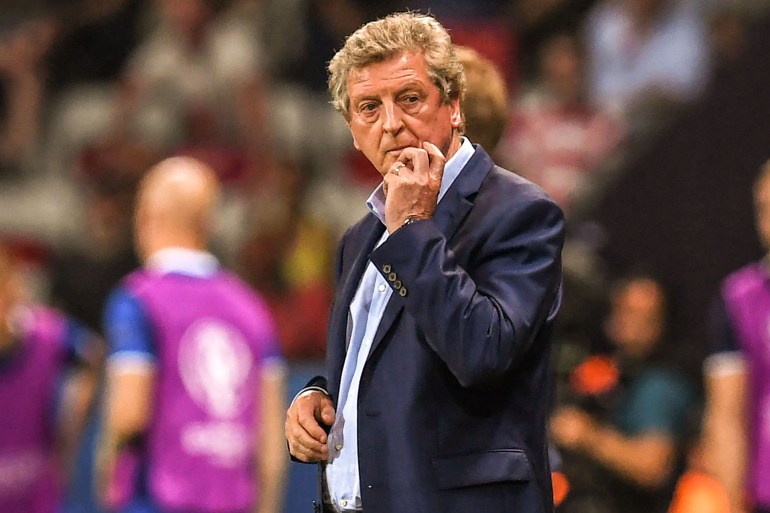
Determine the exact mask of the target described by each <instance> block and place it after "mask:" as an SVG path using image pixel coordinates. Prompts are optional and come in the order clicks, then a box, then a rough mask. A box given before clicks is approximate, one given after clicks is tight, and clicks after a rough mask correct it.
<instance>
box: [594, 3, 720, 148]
mask: <svg viewBox="0 0 770 513" xmlns="http://www.w3.org/2000/svg"><path fill="white" fill-rule="evenodd" d="M587 21H588V22H587V26H586V30H585V37H586V47H587V59H588V65H589V73H588V78H589V80H588V83H589V87H588V93H589V97H590V100H591V102H592V103H593V104H594V105H596V106H598V107H599V108H601V109H602V110H604V111H607V112H610V113H613V114H615V115H619V116H620V117H622V118H623V119H624V121H625V123H626V125H627V127H628V130H629V133H630V135H631V136H633V137H636V136H646V135H649V133H650V132H651V131H652V130H654V129H655V128H656V127H658V126H659V125H660V123H661V122H663V121H665V120H666V116H668V115H670V114H671V112H672V107H675V106H677V105H682V104H686V103H689V102H691V101H693V100H694V99H696V98H697V97H698V96H699V95H700V94H701V93H702V92H703V91H704V89H705V86H706V84H707V81H708V79H709V76H710V48H709V39H708V30H707V27H706V20H705V18H704V13H703V8H702V6H701V5H699V3H698V2H696V1H693V0H602V1H601V2H600V3H599V4H598V5H597V6H596V7H595V8H594V9H593V11H592V12H591V13H590V15H589V17H588V20H587Z"/></svg>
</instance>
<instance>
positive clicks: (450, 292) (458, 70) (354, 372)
mask: <svg viewBox="0 0 770 513" xmlns="http://www.w3.org/2000/svg"><path fill="white" fill-rule="evenodd" d="M329 71H330V80H329V85H330V90H331V93H332V97H333V102H334V105H335V107H336V108H337V109H338V110H339V111H340V112H341V113H342V115H343V116H344V117H345V119H346V121H347V122H348V124H349V126H350V131H351V133H352V135H353V141H354V144H355V146H356V148H358V149H359V150H360V151H362V152H363V153H364V155H365V156H366V157H367V158H368V159H369V160H370V161H371V162H372V164H374V166H375V167H376V168H377V170H378V171H379V172H380V174H381V175H382V180H383V181H382V184H381V186H379V187H378V188H377V189H376V190H375V191H374V193H373V194H372V195H371V197H370V198H369V207H370V210H371V213H370V214H368V215H367V216H365V217H364V218H363V219H362V220H361V221H360V222H359V223H357V224H356V225H354V226H353V227H352V228H350V230H349V231H348V232H347V233H346V234H345V236H344V238H343V240H342V242H341V245H340V248H339V252H338V263H337V267H336V269H335V272H336V278H337V291H336V295H335V299H334V303H333V307H332V312H331V317H330V326H329V340H328V350H327V367H328V369H327V371H328V376H327V377H326V378H323V377H319V378H317V379H315V380H313V381H312V382H311V383H310V384H309V387H308V389H307V390H305V391H303V392H302V393H301V394H299V395H298V397H297V398H295V400H294V401H293V403H292V405H291V407H290V408H289V410H288V412H287V419H286V436H287V439H288V442H289V448H290V451H291V453H292V455H293V456H294V457H295V458H296V459H298V460H301V461H305V462H319V463H321V465H322V472H321V476H322V483H321V484H322V487H321V488H322V492H323V494H322V499H323V501H322V503H323V504H319V508H318V509H319V510H320V509H321V508H323V509H324V511H342V512H346V511H366V512H367V513H386V512H393V513H395V512H403V511H420V512H428V513H430V512H436V513H438V512H442V513H446V512H468V511H484V512H489V513H496V512H503V511H505V512H516V511H520V512H528V513H538V512H546V511H551V510H552V497H551V485H550V478H549V469H548V463H547V456H546V454H547V445H546V440H545V419H546V412H547V409H548V402H549V388H550V379H549V373H548V359H549V354H550V342H549V339H550V332H551V325H552V322H553V319H554V317H555V315H556V312H557V310H558V305H559V298H560V279H561V274H560V252H561V247H562V243H563V237H564V225H563V217H562V213H561V211H560V210H559V208H558V207H557V206H556V205H555V204H554V203H553V202H552V201H551V200H550V199H549V198H548V197H547V196H545V194H544V193H543V192H542V191H541V190H540V189H538V188H537V187H535V186H533V185H532V184H531V183H529V182H527V181H526V180H523V179H522V178H520V177H518V176H517V175H515V174H513V173H511V172H509V171H506V170H504V169H501V168H499V167H497V166H495V165H494V163H493V162H492V160H491V159H490V158H489V156H488V155H487V154H486V152H485V151H484V150H483V149H482V148H481V147H479V146H474V145H473V144H472V143H471V142H470V141H469V140H467V139H466V138H464V137H462V130H463V114H462V109H461V102H462V97H463V90H464V76H463V72H462V67H461V65H460V64H459V62H458V60H457V57H456V55H455V51H454V48H453V46H452V42H451V40H450V38H449V35H448V33H447V32H446V30H445V29H444V28H443V27H442V26H441V25H440V24H439V23H438V22H437V21H436V20H435V19H433V18H432V17H429V16H424V15H420V14H417V13H400V14H394V15H391V16H388V17H386V18H384V19H381V20H378V21H375V22H372V23H369V24H367V25H364V26H363V27H361V28H360V29H359V30H357V31H356V32H355V33H353V34H352V35H351V36H350V37H349V38H348V39H347V41H346V43H345V45H344V47H343V48H342V49H341V50H340V51H339V52H338V53H337V54H336V55H335V57H334V58H333V59H332V61H331V63H330V65H329Z"/></svg>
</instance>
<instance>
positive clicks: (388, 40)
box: [329, 12, 465, 119]
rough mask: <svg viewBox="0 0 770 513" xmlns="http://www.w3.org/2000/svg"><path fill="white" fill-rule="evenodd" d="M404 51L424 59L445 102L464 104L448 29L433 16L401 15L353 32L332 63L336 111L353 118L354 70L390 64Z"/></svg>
mask: <svg viewBox="0 0 770 513" xmlns="http://www.w3.org/2000/svg"><path fill="white" fill-rule="evenodd" d="M403 52H413V53H421V54H422V55H423V56H424V57H425V62H426V63H427V66H428V69H427V72H428V76H429V77H430V79H431V81H432V82H433V83H434V84H435V85H436V87H438V90H439V93H440V94H441V101H442V102H443V103H445V104H446V103H449V102H450V101H452V100H455V99H459V100H460V101H461V102H462V99H463V95H464V94H465V75H464V74H463V67H462V65H461V64H460V61H459V60H458V58H457V55H456V53H455V49H454V46H453V45H452V40H451V38H450V37H449V33H448V32H447V30H446V29H445V28H444V27H443V26H442V25H441V24H440V23H439V22H438V21H437V20H436V19H435V18H433V17H432V16H429V15H425V14H421V13H417V12H400V13H395V14H391V15H388V16H386V17H385V18H382V19H379V20H376V21H372V22H370V23H367V24H366V25H364V26H362V27H361V28H359V29H358V30H356V31H355V32H353V33H352V34H351V35H350V36H348V38H347V39H346V40H345V45H344V46H343V47H342V49H341V50H340V51H338V52H337V53H336V54H335V55H334V57H333V58H332V60H331V62H329V92H330V93H331V95H332V105H333V106H334V108H335V109H337V111H338V112H340V113H341V114H342V115H343V116H344V117H345V119H350V113H349V111H348V108H349V106H350V105H349V104H350V98H349V97H348V89H347V85H348V76H349V75H350V71H351V70H353V69H355V68H363V67H366V66H368V65H370V64H376V63H379V62H384V61H387V60H389V59H392V58H393V57H396V56H397V55H399V54H401V53H403Z"/></svg>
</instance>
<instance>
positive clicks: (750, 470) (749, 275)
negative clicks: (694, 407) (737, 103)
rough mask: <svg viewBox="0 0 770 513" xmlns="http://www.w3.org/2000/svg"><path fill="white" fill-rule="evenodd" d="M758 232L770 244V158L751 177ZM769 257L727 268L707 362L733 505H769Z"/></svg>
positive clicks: (720, 465)
mask: <svg viewBox="0 0 770 513" xmlns="http://www.w3.org/2000/svg"><path fill="white" fill-rule="evenodd" d="M754 208H755V215H756V226H757V232H758V234H759V237H760V239H761V241H762V243H763V244H764V246H765V248H770V162H768V163H766V164H765V165H764V166H763V167H762V170H761V172H760V174H759V176H758V178H757V180H756V181H755V184H754ZM768 262H769V260H768V257H767V256H765V257H764V258H763V259H762V260H760V261H758V262H755V263H752V264H749V265H747V266H745V267H743V268H742V269H739V270H738V271H736V272H734V273H733V274H731V275H730V276H728V277H727V278H726V279H725V280H724V281H723V282H722V285H721V292H720V296H719V299H718V301H717V302H716V304H715V306H714V312H713V320H712V322H713V340H712V354H711V355H710V356H709V357H708V358H707V359H706V360H705V362H704V375H705V384H706V421H705V422H706V424H705V436H706V439H705V448H704V449H705V451H706V464H707V468H708V469H709V471H710V472H711V473H712V474H713V475H714V476H716V477H717V479H718V480H719V481H720V482H721V483H722V485H723V486H724V487H725V488H726V490H727V492H728V494H729V497H730V504H731V507H732V510H731V511H732V512H733V513H744V512H753V513H766V512H769V511H770V422H768V419H770V341H769V337H770V334H769V332H768V327H770V323H769V321H770V272H769V271H768Z"/></svg>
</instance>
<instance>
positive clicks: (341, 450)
mask: <svg viewBox="0 0 770 513" xmlns="http://www.w3.org/2000/svg"><path fill="white" fill-rule="evenodd" d="M475 151H476V150H475V149H474V148H473V145H472V144H471V143H470V141H468V139H466V138H463V139H462V144H461V145H460V148H459V149H458V150H457V152H456V153H455V154H454V155H452V157H451V158H450V159H449V160H448V161H447V163H446V165H445V166H444V175H443V177H442V179H441V188H440V189H439V195H438V200H439V201H441V199H442V198H443V197H444V195H445V194H446V191H447V190H448V189H449V187H450V186H451V185H452V183H453V182H454V181H455V179H456V178H457V177H458V175H459V174H460V171H462V169H463V168H464V167H465V165H466V164H467V163H468V161H469V160H470V158H471V157H472V156H473V153H474V152H475ZM367 206H368V207H369V210H370V211H371V212H372V213H373V214H374V215H376V216H377V217H378V218H379V220H380V222H382V224H385V193H384V191H383V188H382V184H380V185H379V186H378V187H377V188H376V189H375V190H374V192H373V193H372V195H371V196H369V199H368V201H367ZM388 235H389V233H388V231H387V230H385V232H384V233H383V234H382V237H381V238H380V240H379V242H377V246H379V245H380V244H382V243H383V242H385V241H386V240H387V239H388ZM391 293H392V289H391V287H390V286H389V285H388V283H387V281H386V280H385V278H383V276H382V275H381V274H380V272H379V271H378V270H377V268H376V267H375V266H374V264H373V263H371V262H369V264H368V266H367V267H366V271H365V272H364V275H363V277H362V278H361V283H360V284H359V285H358V289H357V290H356V295H355V296H354V297H353V302H352V303H350V314H349V317H348V322H349V323H350V328H351V329H350V331H349V333H350V343H349V345H348V350H347V354H346V356H345V363H344V365H343V367H342V378H341V380H340V392H339V399H338V401H337V415H336V418H335V419H334V424H333V425H332V429H331V432H330V433H329V441H328V445H329V462H328V464H327V466H326V483H327V487H328V489H329V495H330V499H331V501H332V504H333V505H334V507H335V508H336V509H337V510H339V511H351V512H352V511H360V510H361V479H360V476H359V468H358V386H359V383H360V382H361V373H362V372H363V370H364V364H365V363H366V359H367V357H368V356H369V350H370V348H371V346H372V342H373V340H374V334H375V333H376V332H377V327H378V326H379V324H380V320H381V319H382V315H383V313H384V312H385V307H386V306H387V304H388V300H389V299H390V295H391Z"/></svg>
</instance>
